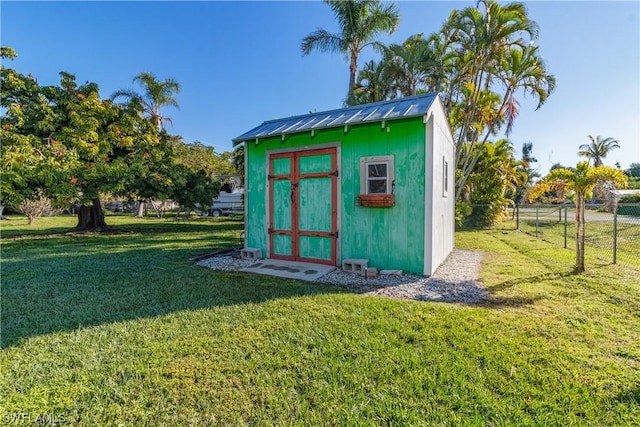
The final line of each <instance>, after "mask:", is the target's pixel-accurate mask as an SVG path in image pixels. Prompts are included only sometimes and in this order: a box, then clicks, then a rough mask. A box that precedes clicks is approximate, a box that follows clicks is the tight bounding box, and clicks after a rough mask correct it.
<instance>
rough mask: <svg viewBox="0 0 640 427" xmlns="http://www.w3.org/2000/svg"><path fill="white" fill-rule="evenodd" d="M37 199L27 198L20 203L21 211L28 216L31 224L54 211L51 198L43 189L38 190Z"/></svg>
mask: <svg viewBox="0 0 640 427" xmlns="http://www.w3.org/2000/svg"><path fill="white" fill-rule="evenodd" d="M36 197H37V198H36V199H26V200H24V201H23V202H22V203H20V207H19V208H20V212H22V213H23V214H25V215H26V216H27V220H28V222H29V225H31V224H33V221H35V219H36V218H38V217H40V216H43V215H49V214H50V213H51V211H52V209H51V200H49V199H48V198H47V197H46V196H45V195H44V192H43V191H42V189H38V190H37V191H36Z"/></svg>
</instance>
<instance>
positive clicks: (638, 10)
mask: <svg viewBox="0 0 640 427" xmlns="http://www.w3.org/2000/svg"><path fill="white" fill-rule="evenodd" d="M396 3H397V5H398V7H399V9H400V14H401V22H400V25H399V28H398V30H397V31H396V32H395V33H394V34H393V35H391V36H386V37H382V38H381V41H382V42H384V43H400V42H402V41H403V40H404V39H406V38H407V37H408V36H410V35H413V34H416V33H420V32H422V33H425V34H430V33H432V32H436V31H438V30H439V29H440V27H441V24H442V23H443V22H444V21H445V20H446V18H447V16H448V15H449V13H450V12H451V10H453V9H456V8H457V9H462V8H464V7H468V6H473V5H475V1H449V2H436V1H422V2H409V1H400V2H396ZM525 3H526V4H527V7H528V9H529V15H530V18H531V19H533V20H535V21H537V22H538V24H539V25H540V37H539V42H538V44H539V45H540V51H541V53H542V55H543V56H544V58H545V60H546V62H547V65H548V68H549V70H550V71H551V72H552V73H553V74H555V75H556V77H557V79H558V87H557V89H556V91H555V93H554V94H553V95H552V96H551V97H550V98H549V100H548V102H547V103H546V104H545V105H544V106H543V107H542V108H541V109H540V110H538V111H535V106H536V104H535V102H534V101H533V100H532V99H531V98H530V97H529V98H527V97H526V96H523V95H522V94H521V95H520V97H519V100H520V102H521V111H520V116H519V117H518V119H517V120H516V123H515V128H514V131H513V133H512V134H511V136H510V139H511V140H512V141H513V143H514V146H515V147H516V150H517V155H518V156H519V155H520V149H521V147H522V144H523V143H524V142H527V141H531V142H533V147H534V149H533V150H534V151H533V155H534V156H535V157H536V158H537V159H538V160H539V163H538V166H539V169H540V171H541V172H542V173H543V174H545V173H546V172H547V171H548V170H549V167H550V166H551V164H553V163H556V162H557V163H561V164H563V165H567V166H574V165H575V163H576V162H577V161H578V160H579V158H578V156H577V154H576V153H577V151H578V146H579V145H580V144H584V143H588V141H589V140H588V138H587V135H589V134H591V135H594V136H595V135H603V136H611V137H614V138H616V139H618V140H619V141H620V145H621V149H618V150H614V151H612V152H611V154H610V155H609V157H607V158H606V159H605V163H606V164H609V165H613V164H614V163H615V162H616V161H618V162H620V164H621V165H622V167H623V168H627V167H628V166H629V164H631V163H633V162H640V23H639V20H640V2H638V1H627V2H609V1H602V2H585V1H583V2H578V1H571V2H558V1H549V2H542V1H533V2H525ZM0 14H1V18H0V19H1V22H0V23H1V33H0V37H1V43H2V45H3V46H11V47H13V48H14V49H15V50H16V51H17V52H18V55H19V57H18V58H17V59H16V60H15V61H13V62H10V63H6V64H5V65H6V66H9V67H11V68H14V69H16V70H18V71H19V72H22V73H25V74H27V73H31V74H32V75H33V76H34V77H36V78H37V79H38V82H39V83H40V84H57V83H58V82H59V76H58V73H59V72H60V71H67V72H70V73H73V74H75V75H76V78H77V81H78V82H79V83H83V82H85V81H92V82H96V83H98V85H99V86H100V91H101V95H102V96H103V97H108V96H110V95H111V93H113V92H114V91H116V90H119V89H123V88H134V89H135V88H136V86H135V85H134V84H133V83H132V79H133V77H134V76H135V75H136V74H138V73H140V72H142V71H151V72H153V73H155V74H156V76H157V77H158V78H160V79H165V78H168V77H172V78H174V79H176V80H177V81H178V82H179V83H180V84H181V85H182V90H181V92H180V94H179V96H178V102H179V104H180V109H179V110H177V109H174V108H171V107H170V108H166V109H165V110H164V111H163V112H164V114H165V115H167V116H169V117H171V118H173V127H171V126H170V125H169V127H168V130H169V132H170V133H173V134H178V135H182V136H183V137H184V138H185V140H186V141H187V142H193V141H194V140H199V141H201V142H203V143H205V144H207V145H213V146H214V147H215V149H216V151H219V152H222V151H229V150H231V149H232V146H231V139H232V138H234V137H236V136H239V135H240V134H242V133H244V132H245V131H247V130H249V129H251V128H253V127H255V126H257V125H258V124H260V123H262V122H263V121H265V120H270V119H273V118H278V117H287V116H291V115H297V114H305V113H308V112H309V111H323V110H329V109H334V108H339V107H341V106H342V101H343V99H344V97H345V94H346V90H347V83H348V65H347V62H346V59H345V58H344V57H343V56H341V55H329V54H320V53H312V54H311V55H310V56H306V57H303V56H302V55H301V53H300V40H301V39H302V38H303V37H304V36H305V35H307V34H308V33H310V32H312V31H314V30H315V29H316V28H324V29H327V30H330V31H335V30H336V29H337V27H336V24H335V22H334V20H333V16H332V14H331V10H330V9H329V7H328V6H326V5H325V4H323V3H321V2H319V1H305V2H302V1H298V2H266V1H264V2H218V1H201V2H12V1H6V0H3V1H2V2H1V3H0ZM373 58H377V56H376V54H375V53H374V52H371V51H370V52H365V54H364V55H363V57H362V58H361V60H360V65H362V64H363V63H364V62H365V61H366V60H368V59H373Z"/></svg>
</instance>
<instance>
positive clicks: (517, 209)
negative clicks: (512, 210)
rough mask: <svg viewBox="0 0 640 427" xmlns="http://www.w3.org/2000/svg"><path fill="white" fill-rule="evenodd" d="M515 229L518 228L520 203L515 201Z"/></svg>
mask: <svg viewBox="0 0 640 427" xmlns="http://www.w3.org/2000/svg"><path fill="white" fill-rule="evenodd" d="M516 230H520V203H516Z"/></svg>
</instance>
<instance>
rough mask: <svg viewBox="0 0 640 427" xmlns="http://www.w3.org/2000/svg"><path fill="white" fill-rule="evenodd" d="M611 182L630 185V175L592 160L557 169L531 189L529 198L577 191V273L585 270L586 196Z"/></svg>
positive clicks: (617, 184)
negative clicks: (558, 191)
mask: <svg viewBox="0 0 640 427" xmlns="http://www.w3.org/2000/svg"><path fill="white" fill-rule="evenodd" d="M604 182H611V183H612V184H614V185H616V186H618V187H622V188H624V187H626V186H627V182H628V181H627V177H626V175H625V174H624V173H623V172H622V171H619V170H618V169H615V168H612V167H609V166H593V167H592V166H589V162H588V161H587V162H579V163H578V165H577V166H576V169H575V170H572V169H564V168H560V169H554V170H552V171H551V172H549V175H547V176H546V177H545V178H544V179H543V180H542V181H539V182H538V183H536V185H534V186H533V187H532V189H531V191H530V192H529V200H530V201H531V200H535V199H537V198H538V197H539V196H540V195H542V194H544V193H545V192H548V191H550V190H552V189H553V188H558V189H560V190H563V191H566V190H573V191H575V193H576V266H575V271H576V272H577V273H579V272H583V271H584V224H585V223H584V200H585V197H586V195H587V194H588V193H590V192H591V191H592V190H593V189H594V188H595V187H596V186H597V185H598V184H601V183H604Z"/></svg>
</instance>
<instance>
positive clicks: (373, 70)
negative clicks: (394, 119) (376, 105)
mask: <svg viewBox="0 0 640 427" xmlns="http://www.w3.org/2000/svg"><path fill="white" fill-rule="evenodd" d="M392 92H393V90H392V80H391V78H390V77H389V69H388V67H387V65H386V64H385V62H384V61H380V62H375V61H369V62H367V63H366V64H364V68H362V70H360V73H359V74H358V84H356V86H355V87H354V88H353V91H352V93H351V98H350V99H349V100H348V101H347V103H348V104H349V105H359V104H368V103H370V102H378V101H385V100H387V99H388V98H390V97H391V96H392V95H393V93H392Z"/></svg>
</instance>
